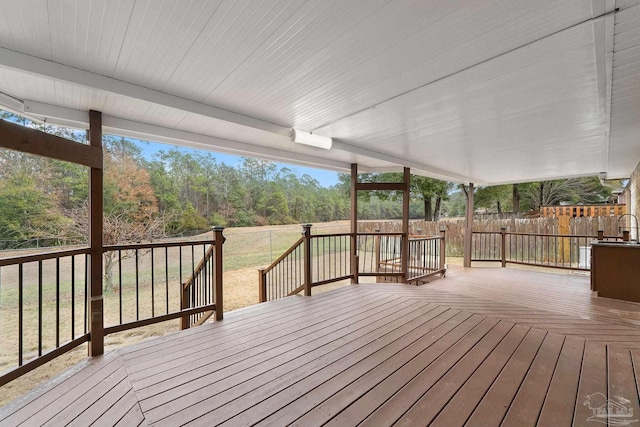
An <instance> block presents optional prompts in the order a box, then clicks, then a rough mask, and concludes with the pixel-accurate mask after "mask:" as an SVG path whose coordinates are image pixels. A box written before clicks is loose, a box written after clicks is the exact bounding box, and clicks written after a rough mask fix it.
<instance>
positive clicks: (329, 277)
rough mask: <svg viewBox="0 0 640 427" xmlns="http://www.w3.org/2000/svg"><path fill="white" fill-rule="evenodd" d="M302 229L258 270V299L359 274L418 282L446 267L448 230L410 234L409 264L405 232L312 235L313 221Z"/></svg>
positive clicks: (262, 299)
mask: <svg viewBox="0 0 640 427" xmlns="http://www.w3.org/2000/svg"><path fill="white" fill-rule="evenodd" d="M302 235H303V237H301V238H300V239H299V240H298V241H297V242H295V243H294V244H293V246H291V248H289V249H288V250H287V251H286V252H285V253H284V254H282V255H281V256H280V257H279V258H278V259H276V260H275V261H274V262H273V263H272V264H271V265H269V266H268V267H267V268H264V269H260V270H258V279H259V298H260V302H265V301H271V300H274V299H278V298H284V297H287V296H291V295H295V294H298V293H301V292H304V293H305V295H311V289H312V288H313V287H315V286H321V285H326V284H329V283H333V282H339V281H342V280H347V279H351V280H352V281H353V282H357V281H358V277H359V276H374V277H376V278H378V279H382V278H386V279H389V278H392V279H395V280H396V281H404V282H407V283H418V282H419V281H421V280H423V279H426V278H427V277H429V276H433V275H436V274H440V275H444V272H445V255H444V254H445V238H444V231H442V232H441V235H440V236H411V237H410V238H409V245H408V248H409V256H408V257H407V261H406V265H403V256H402V247H403V239H404V238H405V236H404V235H403V234H402V233H379V232H376V233H358V234H357V235H356V236H355V239H354V238H353V237H354V236H353V235H352V234H351V233H339V234H324V235H311V225H309V224H306V225H303V232H302ZM353 241H355V245H356V248H355V256H354V262H352V256H353V255H354V253H353V252H354V251H352V242H353ZM354 266H355V267H356V268H355V269H354ZM354 270H355V271H354Z"/></svg>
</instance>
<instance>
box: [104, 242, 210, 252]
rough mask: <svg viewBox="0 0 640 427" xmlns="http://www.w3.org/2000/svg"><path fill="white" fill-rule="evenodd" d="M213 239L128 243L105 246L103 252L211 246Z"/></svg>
mask: <svg viewBox="0 0 640 427" xmlns="http://www.w3.org/2000/svg"><path fill="white" fill-rule="evenodd" d="M213 244H215V240H214V239H209V240H181V241H179V242H157V243H129V244H123V245H107V246H104V248H103V250H102V251H103V252H108V251H118V250H122V251H124V250H133V249H152V248H172V247H177V246H198V245H213Z"/></svg>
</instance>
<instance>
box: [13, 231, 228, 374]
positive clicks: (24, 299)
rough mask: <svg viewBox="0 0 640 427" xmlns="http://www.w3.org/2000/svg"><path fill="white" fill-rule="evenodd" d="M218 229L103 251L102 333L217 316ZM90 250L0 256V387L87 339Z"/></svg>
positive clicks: (219, 279)
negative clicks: (205, 236)
mask: <svg viewBox="0 0 640 427" xmlns="http://www.w3.org/2000/svg"><path fill="white" fill-rule="evenodd" d="M223 243H224V237H223V236H222V228H214V239H213V240H193V241H180V242H175V241H172V242H165V243H142V244H128V245H113V246H105V247H104V248H103V262H104V269H103V276H104V280H103V283H104V286H103V289H104V290H103V300H104V311H103V313H104V314H103V316H104V325H105V327H104V330H103V331H101V332H103V334H104V335H108V334H113V333H116V332H121V331H125V330H129V329H133V328H137V327H141V326H146V325H150V324H154V323H158V322H164V321H167V320H172V319H180V324H181V327H182V328H183V329H184V328H188V327H191V326H195V325H199V324H201V323H203V322H204V321H206V320H207V319H208V318H209V317H210V316H212V315H214V314H215V318H216V319H218V320H219V319H222V312H223V301H222V246H223ZM89 266H90V248H78V249H73V250H65V251H55V252H47V253H39V254H31V255H25V256H18V257H12V258H4V259H0V288H1V290H2V295H3V298H2V300H0V311H1V312H2V325H1V326H2V328H0V372H3V373H2V375H1V376H0V386H2V385H4V384H6V383H8V382H9V381H12V380H13V379H15V378H17V377H19V376H20V375H23V374H25V373H26V372H29V371H30V370H32V369H35V368H36V367H38V366H40V365H42V364H44V363H46V362H48V361H50V360H52V359H54V358H56V357H57V356H60V355H62V354H64V353H66V352H68V351H70V350H72V349H73V348H75V347H77V346H79V345H81V344H83V343H85V342H88V341H90V339H91V333H90V332H89V327H88V324H87V322H88V320H89V319H88V317H89V313H88V300H89V294H88V289H89Z"/></svg>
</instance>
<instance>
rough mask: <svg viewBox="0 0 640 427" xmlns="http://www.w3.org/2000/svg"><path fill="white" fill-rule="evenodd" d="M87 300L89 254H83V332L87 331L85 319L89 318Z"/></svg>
mask: <svg viewBox="0 0 640 427" xmlns="http://www.w3.org/2000/svg"><path fill="white" fill-rule="evenodd" d="M88 300H89V254H85V255H84V299H83V300H82V302H83V304H82V305H83V307H84V316H83V323H84V330H83V332H84V333H85V334H86V333H87V320H89V316H88V309H89V304H88V303H87V301H88Z"/></svg>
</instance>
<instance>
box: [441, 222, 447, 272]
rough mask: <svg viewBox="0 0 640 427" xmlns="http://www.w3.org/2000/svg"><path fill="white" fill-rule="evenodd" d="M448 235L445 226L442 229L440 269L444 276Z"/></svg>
mask: <svg viewBox="0 0 640 427" xmlns="http://www.w3.org/2000/svg"><path fill="white" fill-rule="evenodd" d="M446 235H447V232H446V231H445V229H444V228H441V229H440V237H441V240H440V271H442V277H444V275H445V270H444V264H445V260H446V257H447V243H446V240H445V237H446Z"/></svg>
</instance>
